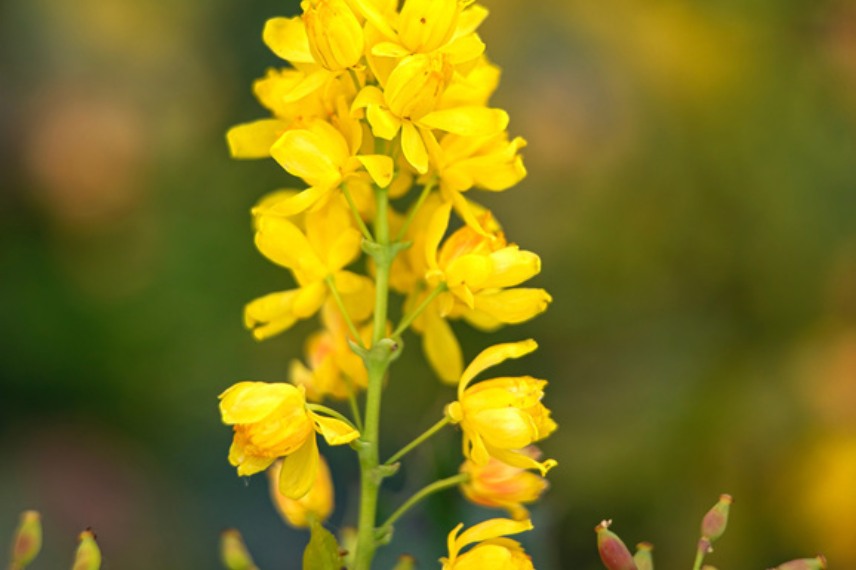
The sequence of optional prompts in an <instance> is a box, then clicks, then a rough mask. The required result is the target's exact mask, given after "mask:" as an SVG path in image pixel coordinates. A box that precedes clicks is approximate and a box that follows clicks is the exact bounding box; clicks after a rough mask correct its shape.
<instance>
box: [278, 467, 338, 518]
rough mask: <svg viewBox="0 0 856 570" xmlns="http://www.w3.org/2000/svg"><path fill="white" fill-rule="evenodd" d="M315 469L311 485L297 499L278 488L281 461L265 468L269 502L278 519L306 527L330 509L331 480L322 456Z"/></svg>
mask: <svg viewBox="0 0 856 570" xmlns="http://www.w3.org/2000/svg"><path fill="white" fill-rule="evenodd" d="M318 458H319V462H318V472H317V475H316V478H315V481H314V482H313V484H312V488H311V489H309V492H308V493H306V494H305V495H303V496H302V497H300V498H299V499H291V498H289V497H287V496H285V495H283V494H282V492H281V491H280V490H279V481H280V476H281V472H282V463H283V462H282V461H277V462H276V463H274V464H273V467H271V468H270V469H268V471H267V473H268V482H269V485H270V495H271V499H272V500H273V504H274V506H275V507H276V510H277V512H279V514H280V516H281V517H282V519H283V520H284V521H285V522H286V523H287V524H290V525H291V526H293V527H296V528H308V527H309V526H310V525H311V524H312V522H313V521H315V522H319V523H320V522H324V521H325V520H327V517H329V516H330V513H332V512H333V480H332V479H331V477H330V468H329V467H328V466H327V461H326V460H325V459H324V456H322V455H319V456H318Z"/></svg>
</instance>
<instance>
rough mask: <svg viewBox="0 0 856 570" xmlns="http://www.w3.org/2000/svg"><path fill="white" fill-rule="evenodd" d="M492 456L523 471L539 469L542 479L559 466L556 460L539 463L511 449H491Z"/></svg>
mask: <svg viewBox="0 0 856 570" xmlns="http://www.w3.org/2000/svg"><path fill="white" fill-rule="evenodd" d="M490 455H491V456H492V457H496V458H497V459H499V460H500V461H502V462H503V463H507V464H508V465H512V466H514V467H520V468H521V469H537V470H538V471H540V472H541V476H542V477H543V476H545V475H546V474H547V472H548V471H549V470H550V469H552V468H553V467H555V466H556V465H558V462H557V461H556V460H555V459H546V460H544V461H537V460H535V459H533V458H532V457H530V456H529V455H527V454H526V453H524V452H522V451H515V450H509V449H499V448H491V450H490Z"/></svg>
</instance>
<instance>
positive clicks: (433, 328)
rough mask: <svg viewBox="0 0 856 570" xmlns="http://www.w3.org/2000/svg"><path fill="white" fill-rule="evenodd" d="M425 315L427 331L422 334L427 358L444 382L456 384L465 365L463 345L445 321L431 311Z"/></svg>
mask: <svg viewBox="0 0 856 570" xmlns="http://www.w3.org/2000/svg"><path fill="white" fill-rule="evenodd" d="M423 315H424V316H425V321H424V322H425V324H424V327H425V330H424V332H423V333H422V348H423V350H424V351H425V356H426V358H427V359H428V362H429V363H430V364H431V367H432V368H433V369H434V372H436V373H437V376H438V377H439V378H440V380H441V381H442V382H444V383H445V384H454V383H455V382H456V381H457V379H458V378H459V377H460V374H461V368H463V365H464V357H463V354H462V352H461V345H460V344H458V339H457V338H456V337H455V333H454V331H452V327H451V326H449V323H447V322H446V320H445V319H442V318H440V317H439V315H437V314H436V313H434V312H431V311H430V309H429V310H428V311H427V312H425V313H423Z"/></svg>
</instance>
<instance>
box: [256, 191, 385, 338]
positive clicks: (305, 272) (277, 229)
mask: <svg viewBox="0 0 856 570" xmlns="http://www.w3.org/2000/svg"><path fill="white" fill-rule="evenodd" d="M302 221H303V225H304V227H305V229H302V228H301V227H299V226H298V224H297V223H296V221H295V220H288V219H285V218H281V217H279V216H276V215H273V214H270V212H269V210H267V209H265V210H263V211H261V212H260V213H259V214H258V215H257V217H256V240H255V241H256V247H258V249H259V251H261V252H262V254H264V256H265V257H267V258H268V259H270V260H271V261H273V262H274V263H276V264H277V265H280V266H282V267H285V268H287V269H290V270H291V271H292V273H293V274H294V277H295V279H296V280H297V284H298V285H299V287H298V288H296V289H291V290H288V291H279V292H275V293H269V294H268V295H265V296H263V297H260V298H258V299H256V300H254V301H251V302H250V303H249V304H248V305H247V306H246V308H245V310H244V322H245V325H246V326H247V328H249V329H251V330H252V331H253V336H255V337H256V338H257V339H259V340H262V339H266V338H268V337H271V336H273V335H275V334H278V333H280V332H282V331H284V330H286V329H288V328H290V327H291V326H292V325H293V324H294V323H296V322H297V321H298V320H300V319H307V318H309V317H311V316H312V315H314V314H315V313H316V312H317V311H318V310H319V309H320V308H321V306H322V305H323V304H324V301H325V300H326V299H327V298H328V285H327V282H326V281H327V279H328V278H330V279H332V280H333V282H334V283H335V286H336V288H337V289H338V290H339V292H340V293H341V294H342V297H343V300H344V301H345V305H346V308H347V310H348V312H349V314H350V316H351V318H352V319H354V320H356V321H362V320H365V319H367V318H368V317H369V316H370V315H371V313H372V310H373V295H374V293H373V292H374V288H373V287H374V285H373V282H372V281H371V279H369V278H368V277H366V276H364V275H358V274H356V273H353V272H351V271H347V270H345V269H344V267H345V266H347V265H348V264H349V263H351V262H352V261H353V260H355V259H356V258H357V256H359V254H360V242H361V241H362V237H361V236H360V232H359V231H357V230H356V229H355V228H354V227H353V223H354V222H353V216H352V214H351V212H350V211H349V210H348V207H347V205H346V204H344V199H343V198H341V197H337V199H335V200H330V201H329V202H328V204H326V205H325V207H323V208H320V209H318V210H315V211H312V212H307V213H306V214H305V216H304V217H303V220H302Z"/></svg>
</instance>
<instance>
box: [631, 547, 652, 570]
mask: <svg viewBox="0 0 856 570" xmlns="http://www.w3.org/2000/svg"><path fill="white" fill-rule="evenodd" d="M652 550H654V545H653V544H651V543H650V542H640V543H639V544H637V545H636V554H634V555H633V562H635V563H636V568H637V570H654V558H653V557H652V556H651V551H652Z"/></svg>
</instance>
